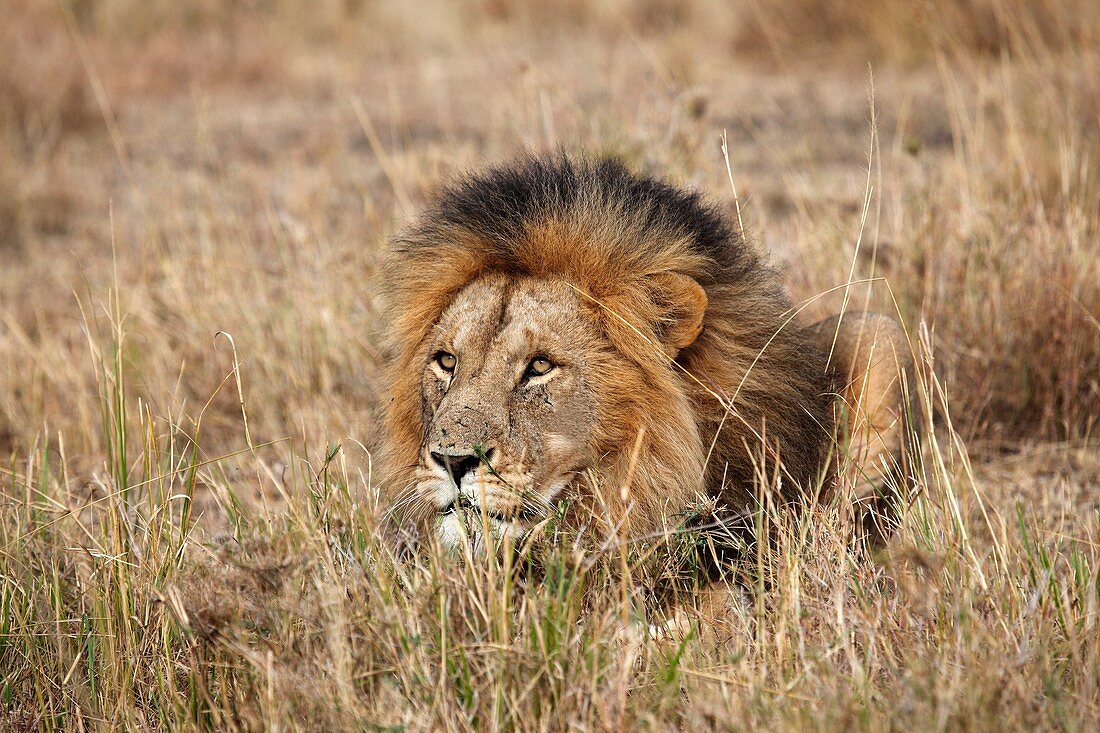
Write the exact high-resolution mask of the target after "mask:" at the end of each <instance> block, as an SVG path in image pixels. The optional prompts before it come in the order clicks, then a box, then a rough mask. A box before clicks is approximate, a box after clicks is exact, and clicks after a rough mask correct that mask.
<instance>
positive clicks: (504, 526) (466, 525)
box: [436, 511, 524, 554]
mask: <svg viewBox="0 0 1100 733" xmlns="http://www.w3.org/2000/svg"><path fill="white" fill-rule="evenodd" d="M486 530H488V536H489V537H491V538H492V540H493V544H495V545H502V544H508V543H512V544H513V545H514V544H515V543H516V542H518V541H519V540H520V539H521V538H522V537H523V534H524V529H523V527H521V526H520V525H519V524H518V523H517V522H515V521H508V520H501V519H497V518H496V517H489V516H484V515H482V514H481V513H480V512H477V511H451V512H447V513H446V514H442V515H440V517H439V520H438V525H437V528H436V531H437V533H438V535H439V541H440V543H441V544H442V545H443V546H444V547H446V548H447V549H450V550H462V549H464V548H469V549H471V550H473V551H474V553H475V554H481V553H483V552H484V551H485V549H486V544H485V542H484V537H485V535H486Z"/></svg>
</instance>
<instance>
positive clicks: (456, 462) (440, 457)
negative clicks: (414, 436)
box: [431, 448, 493, 486]
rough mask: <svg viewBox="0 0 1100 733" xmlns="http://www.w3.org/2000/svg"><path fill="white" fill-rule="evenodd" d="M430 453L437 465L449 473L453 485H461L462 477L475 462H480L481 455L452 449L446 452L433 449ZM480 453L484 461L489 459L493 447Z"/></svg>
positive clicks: (471, 468)
mask: <svg viewBox="0 0 1100 733" xmlns="http://www.w3.org/2000/svg"><path fill="white" fill-rule="evenodd" d="M431 453H432V460H433V461H435V464H436V465H437V466H440V467H441V468H442V469H443V470H444V471H446V472H447V473H448V474H450V476H451V478H452V479H454V482H455V486H459V485H461V483H462V478H463V477H464V476H465V475H466V474H468V473H470V472H472V471H473V470H474V469H475V468H477V464H479V463H481V456H478V455H477V454H476V453H460V452H456V451H453V450H452V451H449V452H447V453H439V452H436V451H434V450H433V451H432V452H431ZM482 455H483V456H484V457H485V460H486V461H489V460H490V459H491V458H492V457H493V449H492V448H490V449H488V450H486V451H485V452H484V453H483V454H482Z"/></svg>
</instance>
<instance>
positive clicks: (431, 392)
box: [384, 156, 911, 546]
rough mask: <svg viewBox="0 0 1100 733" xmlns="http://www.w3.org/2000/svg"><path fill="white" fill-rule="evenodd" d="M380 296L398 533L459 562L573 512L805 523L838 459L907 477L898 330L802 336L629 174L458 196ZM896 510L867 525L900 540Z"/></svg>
mask: <svg viewBox="0 0 1100 733" xmlns="http://www.w3.org/2000/svg"><path fill="white" fill-rule="evenodd" d="M384 276H385V288H386V292H385V295H386V299H387V354H388V358H387V361H388V363H387V370H388V371H387V375H388V377H387V378H388V386H389V393H388V396H389V398H390V401H389V403H388V404H387V406H386V412H385V424H384V429H385V438H384V439H385V440H386V441H387V443H388V445H387V453H386V458H387V459H388V461H389V463H390V466H391V467H392V468H393V472H394V475H393V476H392V477H391V482H392V485H393V486H394V487H396V489H397V493H396V495H395V496H393V497H392V502H393V508H394V514H395V515H397V516H400V517H402V518H404V519H406V520H409V523H411V524H413V525H415V526H418V527H420V528H421V529H427V530H429V531H431V532H435V533H436V534H437V535H438V537H439V538H440V539H441V540H442V541H443V543H444V544H446V545H450V546H456V545H459V544H461V543H464V542H466V541H470V540H472V541H474V543H475V544H476V545H477V546H483V545H484V541H483V535H484V534H485V532H484V528H487V529H488V531H489V533H490V534H491V535H493V536H495V537H496V538H497V539H500V538H502V537H506V536H507V537H511V538H512V539H513V540H520V539H522V538H523V537H524V536H525V535H526V534H527V533H528V532H529V531H530V530H531V529H532V527H534V526H536V525H537V524H538V523H540V522H541V521H542V520H544V519H545V518H547V517H548V516H549V515H550V514H551V512H552V510H553V508H554V507H555V505H556V504H557V502H558V501H559V500H560V499H564V498H568V499H569V503H568V511H567V514H569V515H572V521H573V522H574V523H575V524H576V525H578V526H580V525H584V526H588V527H592V528H594V529H595V530H596V531H599V532H602V533H606V535H605V536H607V535H611V534H615V535H616V536H625V537H639V536H643V535H649V534H650V533H659V532H660V531H661V530H662V529H664V528H667V527H669V526H670V525H671V523H672V522H674V521H675V518H677V517H679V518H681V519H682V516H683V513H684V511H685V509H686V508H688V507H690V506H693V505H697V504H698V502H699V500H700V498H701V497H706V498H708V499H709V500H711V502H712V503H713V504H715V505H717V506H718V507H719V514H720V515H724V516H728V517H737V516H745V513H751V512H752V509H753V507H754V506H757V505H758V502H759V496H760V493H759V492H760V491H761V489H760V487H762V486H764V487H766V489H765V490H766V491H768V492H771V493H770V496H771V498H773V499H777V500H778V502H777V505H797V504H798V503H799V502H800V501H802V500H803V499H804V492H806V491H815V490H816V489H817V488H820V487H822V485H823V484H822V479H823V478H825V479H826V480H825V482H824V486H825V487H826V488H827V487H828V485H829V484H831V483H832V482H833V478H830V477H829V475H828V474H827V471H828V469H829V467H830V466H831V465H837V464H836V460H835V455H836V452H835V451H834V450H833V447H834V446H836V445H838V444H839V443H838V435H839V436H841V438H843V437H844V436H845V435H847V436H850V443H849V444H850V445H852V446H854V447H856V448H857V449H858V451H860V452H861V453H862V454H863V456H862V459H863V460H862V461H861V464H860V465H861V469H860V470H861V471H862V472H863V475H865V476H867V477H868V480H867V481H866V483H867V484H868V486H869V487H870V488H871V489H873V490H876V491H878V490H879V489H880V484H882V483H883V480H884V479H885V478H886V475H887V472H888V471H891V470H896V467H897V466H899V465H900V464H901V461H902V458H903V452H904V451H903V449H904V447H905V446H904V443H905V441H904V431H903V429H902V428H903V427H904V426H903V420H904V418H903V415H904V413H905V410H904V407H905V404H904V400H903V397H902V395H903V389H902V388H903V385H904V375H905V373H906V371H907V370H908V369H909V368H910V366H911V364H910V357H909V353H910V351H909V346H908V344H907V342H906V340H905V338H904V337H903V334H902V332H901V330H900V328H899V327H898V326H897V324H896V323H894V322H893V321H892V320H890V319H889V318H885V317H882V316H875V315H870V314H866V315H865V314H847V315H846V316H844V317H843V318H834V319H830V320H829V321H825V322H822V323H820V324H817V325H816V326H812V327H808V328H807V327H800V326H798V325H797V324H796V322H795V321H794V320H792V314H793V313H794V310H793V309H792V306H791V302H790V300H789V299H788V297H787V296H786V295H785V293H784V292H783V289H782V288H781V286H780V282H779V278H778V276H777V275H776V273H775V272H774V271H773V270H771V269H769V268H768V267H767V266H766V265H765V263H764V262H763V261H762V260H761V258H760V257H759V256H758V255H757V253H755V252H754V251H753V250H752V249H751V248H750V247H749V246H748V245H746V243H745V242H744V240H743V239H742V237H741V236H740V234H739V233H737V232H736V231H735V230H733V229H732V228H731V227H730V226H729V225H728V224H727V223H726V221H725V219H724V217H723V216H722V215H721V214H720V213H719V212H718V210H717V209H715V208H714V207H712V206H709V205H707V204H705V203H704V202H703V201H702V200H701V198H700V197H699V195H697V194H694V193H689V192H685V191H683V190H679V189H677V188H673V187H671V186H669V185H667V184H665V183H662V182H659V181H656V180H653V179H651V178H646V177H642V176H638V175H635V174H632V173H631V172H629V171H628V170H627V169H626V168H624V167H623V166H622V165H620V164H619V163H617V162H613V161H611V160H589V159H584V160H579V161H575V160H570V159H569V158H567V157H565V156H557V157H553V158H547V159H525V160H523V161H522V162H520V163H518V164H516V165H514V166H509V167H501V168H496V169H492V170H489V171H488V172H485V173H482V174H479V175H475V176H472V177H467V178H464V179H462V180H460V181H459V182H457V183H456V184H454V185H452V186H450V187H449V188H446V189H445V190H444V191H443V192H442V193H441V194H440V195H439V197H438V198H437V200H436V201H435V202H434V203H433V204H432V205H431V206H430V207H429V208H428V209H427V211H426V212H424V213H423V214H422V215H421V216H420V217H419V218H418V219H417V220H416V222H415V223H414V224H413V225H412V226H411V227H410V228H409V229H407V230H406V231H404V232H403V233H402V234H400V235H399V236H398V237H397V238H396V241H395V242H394V244H393V247H392V252H391V253H390V256H389V258H388V261H387V263H386V266H385V268H384ZM830 357H831V358H830ZM838 395H839V398H840V399H841V400H842V404H843V405H844V408H845V409H843V410H841V411H840V414H843V415H845V416H846V419H845V420H844V421H838V420H837V419H836V418H835V417H834V412H837V411H836V410H835V405H836V404H837V402H838ZM838 422H843V423H844V424H842V425H840V426H839V428H838V425H837V423H838ZM834 478H835V477H834ZM868 499H869V500H870V501H875V500H878V501H880V502H885V504H888V503H889V500H890V497H889V496H882V495H881V492H880V493H879V494H875V493H874V492H872V493H871V494H869V495H868ZM885 504H884V505H883V506H881V507H876V508H875V510H874V511H872V512H870V513H869V516H874V517H876V518H885V519H887V520H888V519H889V517H890V510H889V507H888V506H885ZM887 524H888V523H887ZM872 529H876V530H877V532H878V535H880V536H881V535H883V534H884V533H885V531H886V529H887V526H886V525H882V524H880V525H875V526H873V527H872Z"/></svg>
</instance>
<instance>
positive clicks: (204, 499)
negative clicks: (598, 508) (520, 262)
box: [0, 0, 1100, 731]
mask: <svg viewBox="0 0 1100 733" xmlns="http://www.w3.org/2000/svg"><path fill="white" fill-rule="evenodd" d="M853 7H854V8H857V10H855V11H853V10H851V8H853ZM913 7H919V10H911V8H913ZM3 13H4V16H3V21H2V22H0V460H2V462H0V576H2V582H0V728H4V729H14V730H21V729H26V730H40V729H44V730H52V729H62V730H87V729H117V728H129V729H150V728H152V729H157V728H164V729H249V730H251V729H272V730H274V729H303V730H312V729H376V728H383V729H395V730H396V729H411V730H426V729H460V730H465V729H478V730H480V729H523V730H527V729H539V730H542V729H561V728H567V727H585V728H597V729H606V728H611V729H633V728H660V729H668V728H683V729H688V730H698V729H703V730H707V729H710V730H747V729H763V728H768V729H797V730H805V729H824V730H835V729H843V730H848V729H861V730H881V729H902V730H931V729H937V730H991V731H992V730H997V731H1000V730H1009V729H1018V730H1066V729H1068V730H1091V729H1094V728H1095V727H1096V725H1097V721H1098V719H1100V649H1098V647H1097V638H1100V634H1098V629H1097V620H1098V619H1097V614H1098V604H1100V575H1098V573H1100V495H1098V493H1097V486H1098V485H1100V452H1098V448H1097V445H1096V426H1097V420H1098V417H1100V320H1098V319H1100V264H1098V263H1100V203H1098V202H1100V169H1098V164H1100V81H1098V79H1100V75H1098V74H1097V73H1096V70H1097V69H1098V68H1100V42H1098V37H1097V29H1098V28H1100V6H1098V5H1097V4H1096V3H1094V2H1088V1H1087V0H1062V1H1061V2H1059V1H1057V0H1044V2H1042V3H1026V2H1023V0H974V1H973V2H968V3H961V4H960V3H945V2H943V3H941V2H938V1H936V2H930V3H920V4H918V5H913V4H911V3H901V2H880V3H856V4H854V5H853V4H849V3H839V2H831V1H829V0H823V1H822V2H808V1H807V0H783V1H782V2H778V3H763V2H759V3H758V2H751V1H748V0H747V1H746V2H743V3H735V4H733V5H730V4H727V3H719V2H717V1H714V2H711V1H709V0H696V1H694V2H689V1H687V0H679V1H677V0H651V1H649V2H644V3H638V4H635V3H630V4H627V3H625V2H619V1H618V0H608V1H607V2H603V3H599V4H589V3H580V2H568V3H564V4H562V5H561V6H560V7H559V8H558V9H555V10H553V11H551V10H548V9H547V8H545V7H544V6H543V5H542V4H538V5H534V4H527V3H520V2H512V1H510V0H486V1H484V2H467V3H459V4H454V3H442V2H428V3H423V4H418V7H417V10H416V11H415V12H414V11H413V10H412V9H409V8H405V7H403V6H401V5H399V4H396V3H393V4H387V3H377V4H375V3H356V2H323V3H313V4H309V5H308V6H304V5H299V4H294V3H289V2H281V1H280V0H273V1H272V2H256V3H233V4H223V3H216V2H198V3H187V4H181V3H170V2H161V1H159V0H156V1H154V2H136V1H135V2H131V1H129V0H91V1H88V2H79V3H69V2H62V3H54V2H47V1H46V0H14V1H13V2H9V3H8V4H7V6H6V7H5V9H4V11H3ZM868 62H871V68H872V69H873V82H872V81H871V79H870V77H869V75H868V73H867V70H868V66H867V63H868ZM872 87H873V93H872ZM872 96H873V105H872V99H871V98H872ZM723 131H726V132H727V134H728V139H729V149H730V162H731V166H732V170H733V174H734V180H735V181H736V183H737V186H738V192H739V194H740V199H741V201H740V203H741V207H742V210H743V214H744V216H745V219H746V224H747V226H748V228H749V229H750V233H751V235H752V236H753V237H754V238H755V239H756V240H757V241H758V242H759V243H760V246H761V247H764V248H767V249H769V250H770V251H772V252H773V253H774V256H775V258H776V260H777V261H778V262H779V263H780V264H781V265H783V266H784V267H785V269H786V271H787V273H788V275H789V280H790V284H791V288H792V290H793V291H794V293H795V294H796V296H797V297H798V298H800V299H801V298H805V299H811V298H815V296H816V295H817V294H820V293H826V292H827V291H828V292H827V294H826V295H824V296H822V297H816V299H814V300H813V301H812V303H811V305H810V307H809V311H810V312H811V314H818V315H825V314H827V313H829V312H832V311H835V310H836V309H837V308H839V307H840V306H841V304H842V302H843V301H844V300H845V298H846V297H847V298H848V303H849V307H853V306H856V305H862V304H863V303H864V302H869V303H871V304H872V305H873V306H874V307H877V308H880V309H884V310H888V311H891V312H897V313H898V314H899V315H900V317H901V318H902V319H903V320H904V322H905V323H906V325H907V327H908V328H909V330H910V332H911V333H912V334H913V341H914V348H915V349H916V350H917V351H918V352H919V354H920V356H921V362H922V369H921V385H920V387H921V389H920V392H921V395H922V400H923V402H924V403H925V407H926V410H925V412H926V419H934V420H935V425H934V427H933V429H932V431H931V433H930V434H931V440H929V443H928V445H927V446H926V447H925V455H924V459H925V460H924V462H923V464H924V465H923V469H922V473H921V475H920V476H919V485H920V487H921V489H922V494H921V497H920V499H919V500H918V501H917V503H916V504H915V505H914V507H913V508H912V510H911V511H910V512H909V513H908V514H907V516H906V518H905V521H904V522H903V525H902V527H901V530H900V531H899V534H898V536H897V537H896V538H895V540H894V541H893V542H892V543H891V546H890V548H889V550H888V552H887V553H886V554H885V555H884V556H883V557H882V558H880V559H879V560H878V561H877V562H875V563H872V562H870V561H868V560H867V559H866V558H862V557H860V556H858V555H856V554H853V552H852V551H851V550H850V548H849V547H848V543H847V542H846V540H845V536H844V531H843V527H844V521H843V517H842V515H843V514H844V512H842V511H841V504H840V502H833V503H830V504H826V505H824V506H821V507H816V508H815V509H814V510H813V511H812V512H811V514H810V516H809V518H808V519H807V520H806V521H804V522H802V523H800V524H798V525H793V526H792V525H791V524H788V523H784V522H782V521H780V522H779V524H780V526H779V529H778V530H777V531H776V533H775V542H774V546H773V547H771V548H769V551H768V552H767V553H762V554H760V555H759V556H758V557H757V558H755V562H754V563H753V565H754V572H753V573H752V575H751V577H752V578H754V579H755V580H754V581H753V582H759V583H760V584H761V585H760V587H759V588H758V589H757V592H755V593H752V594H750V595H749V596H748V600H747V602H743V599H741V598H739V597H737V594H733V595H731V596H730V597H723V596H722V594H720V593H712V594H709V595H704V596H701V597H700V598H699V599H697V601H698V603H697V605H698V608H697V609H696V612H695V613H693V614H690V616H691V619H692V620H693V624H691V625H689V626H687V627H684V628H682V629H681V630H680V631H681V632H682V631H684V630H685V629H688V633H687V634H686V635H684V634H682V633H679V632H677V633H671V634H669V636H668V637H667V638H664V639H659V640H658V639H649V638H646V637H645V634H643V633H642V629H643V628H645V626H644V623H642V617H643V616H644V615H645V614H646V613H647V609H646V607H645V604H644V603H642V602H641V601H640V599H639V593H640V592H641V589H640V588H637V587H635V586H634V585H633V584H631V583H624V582H623V581H622V579H621V574H620V573H619V572H618V570H619V568H620V567H621V562H623V561H626V562H628V563H629V562H631V561H633V560H634V559H636V555H635V554H634V553H633V551H631V552H626V551H620V550H619V548H616V549H614V550H612V551H610V552H608V553H606V554H601V553H595V554H593V555H589V556H584V557H578V556H576V555H575V554H574V553H573V552H572V550H571V549H570V548H571V545H570V544H569V543H568V542H563V543H560V544H559V545H558V548H559V549H558V550H554V549H553V548H551V549H545V550H544V552H545V554H546V556H545V557H544V558H543V561H542V563H541V567H542V571H541V575H539V576H538V577H537V578H536V577H531V576H528V577H527V578H526V579H525V578H524V577H523V576H522V575H520V576H517V575H516V574H515V573H513V572H511V570H510V569H509V568H507V567H500V566H499V565H493V564H491V563H467V564H463V563H457V562H455V561H454V560H452V559H447V558H445V557H443V556H441V554H440V553H431V552H429V553H426V554H425V555H424V556H421V557H417V558H415V559H414V560H413V561H411V562H395V561H394V559H393V558H392V557H391V556H390V555H389V553H388V552H387V551H386V549H385V547H384V546H383V545H382V544H380V542H379V540H378V538H377V534H376V532H375V527H376V524H377V518H378V514H379V512H378V507H376V506H375V504H374V499H373V497H374V496H375V494H374V487H373V483H372V474H371V463H370V459H369V455H368V454H367V452H366V451H365V449H364V448H363V446H365V445H370V443H371V441H370V437H371V435H370V434H371V430H372V429H373V423H372V420H371V410H372V408H373V406H374V404H375V403H376V402H377V401H378V400H380V399H384V397H385V396H384V395H379V394H377V392H376V386H377V385H376V369H377V363H378V358H379V357H378V353H377V349H376V346H375V338H376V332H375V329H376V316H377V310H376V305H377V304H376V302H375V299H374V290H375V288H374V285H373V283H372V277H373V274H374V271H375V268H376V260H377V257H378V255H379V252H380V250H381V247H382V246H383V244H384V242H385V239H386V237H387V236H388V235H389V234H390V233H391V232H392V231H393V229H394V227H395V226H397V224H398V223H399V221H400V220H401V219H402V218H403V217H404V216H406V215H407V214H408V213H409V212H410V211H411V210H413V209H415V208H416V206H417V205H418V204H419V203H420V202H422V201H423V200H424V198H425V197H426V196H427V195H429V194H430V192H431V191H432V190H433V188H434V187H435V186H436V185H438V183H439V181H440V180H442V179H443V178H444V177H445V176H446V175H448V174H449V173H451V172H453V171H455V170H457V169H461V168H462V167H465V166H468V165H473V164H477V163H481V162H484V161H486V160H496V159H501V158H506V157H508V156H510V155H513V154H515V153H516V152H518V151H520V150H522V149H525V148H534V149H548V148H552V147H555V146H557V145H565V146H566V147H568V148H579V147H586V148H588V149H593V150H600V151H609V152H614V153H616V154H618V155H620V156H622V157H624V158H625V159H626V160H628V161H629V162H631V163H632V164H634V165H637V166H639V167H642V168H646V169H649V170H652V171H655V172H659V173H661V174H665V175H669V176H672V177H674V178H676V179H678V180H681V181H683V182H684V183H686V184H689V185H693V186H698V187H700V188H702V189H704V190H707V191H708V192H709V193H710V194H711V195H712V196H714V197H715V198H717V199H719V200H724V201H728V202H730V205H731V211H732V198H731V196H730V193H729V184H728V180H727V178H726V168H725V162H724V160H723V159H722V156H721V153H720V150H719V145H718V138H719V136H720V134H721V133H722V132H723ZM868 278H874V279H875V281H874V283H873V284H872V285H871V286H870V287H869V288H868V287H866V286H859V285H856V286H853V287H852V288H849V289H846V288H840V289H839V290H837V289H836V288H837V286H842V285H844V284H845V283H847V282H850V281H860V280H866V279H868ZM217 334H222V335H217ZM225 334H228V336H227V335H225ZM1050 441H1058V442H1050ZM536 581H537V582H536Z"/></svg>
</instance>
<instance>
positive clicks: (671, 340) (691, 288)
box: [652, 272, 707, 356]
mask: <svg viewBox="0 0 1100 733" xmlns="http://www.w3.org/2000/svg"><path fill="white" fill-rule="evenodd" d="M652 280H653V285H654V288H653V293H654V297H655V298H656V301H657V305H658V308H659V317H658V322H657V324H656V325H657V334H658V335H659V336H660V338H661V343H662V344H663V345H664V347H665V349H666V350H667V351H668V352H669V354H670V355H671V356H675V355H676V354H677V352H679V351H680V350H681V349H685V348H687V347H688V346H691V345H692V344H693V343H695V339H697V338H699V334H700V333H702V332H703V316H704V315H705V314H706V312H707V293H706V291H705V290H703V287H702V286H701V285H700V284H699V283H697V282H696V281H695V280H694V279H693V278H691V277H688V276H687V275H681V274H680V273H678V272H662V273H660V274H658V275H653V276H652Z"/></svg>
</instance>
